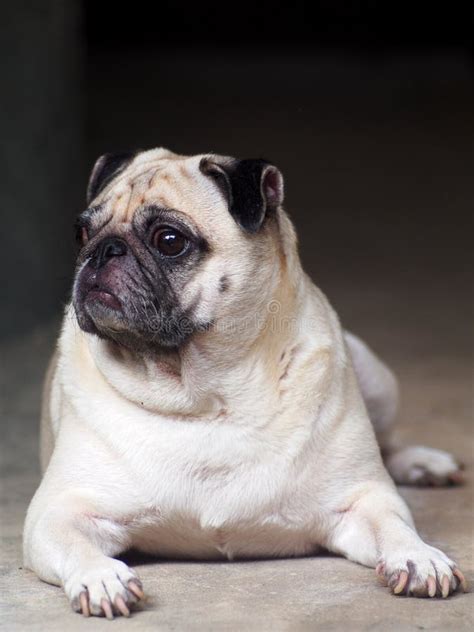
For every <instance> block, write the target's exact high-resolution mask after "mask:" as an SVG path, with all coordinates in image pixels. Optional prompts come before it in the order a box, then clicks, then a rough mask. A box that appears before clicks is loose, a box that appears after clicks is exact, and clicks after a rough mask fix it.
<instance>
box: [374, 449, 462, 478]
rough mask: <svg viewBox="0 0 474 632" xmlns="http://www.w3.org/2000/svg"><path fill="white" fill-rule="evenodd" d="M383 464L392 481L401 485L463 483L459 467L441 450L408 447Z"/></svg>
mask: <svg viewBox="0 0 474 632" xmlns="http://www.w3.org/2000/svg"><path fill="white" fill-rule="evenodd" d="M385 464H386V466H387V469H388V471H389V472H390V475H391V476H392V478H393V479H394V481H395V482H396V483H399V484H401V485H420V486H428V485H433V486H443V485H456V484H460V483H463V482H464V476H463V474H462V471H461V466H460V465H459V463H457V461H456V459H455V458H454V457H453V456H452V455H451V454H449V452H444V451H443V450H436V449H434V448H426V447H425V446H418V445H413V446H408V447H406V448H401V449H400V450H397V451H396V452H394V453H393V454H390V455H389V456H388V457H387V459H386V463H385Z"/></svg>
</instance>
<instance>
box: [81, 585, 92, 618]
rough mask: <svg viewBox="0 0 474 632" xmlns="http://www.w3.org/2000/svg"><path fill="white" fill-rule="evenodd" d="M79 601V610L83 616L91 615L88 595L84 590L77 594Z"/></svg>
mask: <svg viewBox="0 0 474 632" xmlns="http://www.w3.org/2000/svg"><path fill="white" fill-rule="evenodd" d="M79 603H80V605H81V612H82V614H83V615H84V616H85V617H90V616H91V611H90V608H89V597H88V596H87V592H86V591H85V590H84V591H83V592H81V594H80V595H79Z"/></svg>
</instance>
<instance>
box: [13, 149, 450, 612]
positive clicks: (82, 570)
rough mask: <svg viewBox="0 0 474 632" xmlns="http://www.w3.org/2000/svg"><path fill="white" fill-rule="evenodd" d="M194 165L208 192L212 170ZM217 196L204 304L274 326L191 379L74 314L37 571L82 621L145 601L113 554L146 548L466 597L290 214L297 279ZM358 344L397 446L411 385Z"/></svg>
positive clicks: (211, 341)
mask: <svg viewBox="0 0 474 632" xmlns="http://www.w3.org/2000/svg"><path fill="white" fill-rule="evenodd" d="M152 157H153V155H152V156H151V158H152ZM145 158H147V160H148V159H149V158H150V152H147V154H144V155H142V156H141V157H140V160H139V163H140V164H142V163H143V161H145ZM146 164H147V165H148V162H147V163H146ZM186 164H187V165H190V166H189V168H190V170H191V173H192V174H194V177H195V178H196V180H199V176H198V175H196V171H197V170H196V164H197V163H196V159H193V162H191V163H189V161H188V162H187V163H186ZM135 166H136V165H135ZM199 182H200V180H199ZM200 187H201V189H200V191H201V193H200V196H201V197H202V198H205V201H206V200H207V202H206V203H207V205H208V206H209V205H214V209H213V213H214V215H215V216H216V218H217V219H216V222H215V223H214V230H215V231H216V232H217V234H218V236H219V237H220V239H221V243H222V242H224V243H225V245H226V248H227V250H226V249H225V248H224V249H223V250H222V251H219V248H218V246H216V254H215V259H214V257H211V259H210V261H209V263H208V264H207V267H206V268H205V269H204V270H202V271H201V273H200V276H198V277H196V279H194V281H193V284H194V286H195V287H194V289H192V288H191V289H190V290H189V292H190V295H194V294H195V292H197V289H198V288H201V289H204V290H205V291H204V294H203V302H202V305H201V306H200V309H202V311H203V313H206V315H207V316H209V314H210V310H214V313H213V314H212V315H213V316H214V317H215V318H216V320H217V324H219V323H221V324H222V323H225V317H226V316H227V315H228V314H229V313H230V314H231V315H232V316H233V317H234V318H235V320H234V324H235V322H237V323H240V324H241V323H242V322H243V318H244V316H245V315H246V314H249V313H250V314H252V315H256V316H259V318H261V319H262V322H264V323H265V327H263V329H262V330H260V329H259V328H258V327H257V328H254V327H253V326H247V328H246V329H244V330H243V332H242V331H240V332H239V333H236V332H234V331H233V330H232V331H229V330H227V329H225V328H223V329H222V330H219V328H218V327H217V328H216V330H215V331H213V332H206V333H203V334H199V335H198V336H196V337H195V338H194V339H193V340H192V341H191V342H190V343H189V344H188V345H187V347H186V348H185V349H184V350H183V351H182V352H181V353H180V355H179V359H178V363H179V367H178V368H179V376H178V377H176V375H175V374H174V373H173V371H170V370H169V366H167V365H166V362H165V361H164V360H163V359H160V358H154V359H151V358H146V357H141V356H135V355H134V354H132V353H131V352H129V351H126V350H123V349H119V348H118V347H117V346H115V345H114V344H112V343H109V342H106V341H103V340H99V339H98V338H96V337H93V336H91V335H89V334H85V333H84V332H82V331H81V330H80V329H79V327H78V325H77V321H76V318H75V315H74V312H73V310H72V308H71V307H69V308H68V309H67V311H66V316H65V319H64V324H63V329H62V333H61V336H60V340H59V350H58V359H57V364H56V366H55V368H53V370H52V374H51V384H50V387H49V388H48V398H49V399H48V400H47V402H48V403H47V405H46V410H45V411H44V415H43V416H44V419H45V421H46V423H48V421H49V422H50V429H49V431H48V432H49V433H50V434H51V435H52V437H53V442H54V450H53V449H52V446H51V445H50V446H49V447H48V445H46V443H47V442H45V445H44V446H43V463H44V465H45V466H46V465H47V469H46V472H45V474H44V478H43V481H42V483H41V485H40V487H39V489H38V491H37V492H36V494H35V497H34V498H33V500H32V502H31V506H30V508H29V511H28V515H27V519H26V524H25V533H24V551H25V563H26V565H27V566H29V567H30V568H32V569H34V570H35V572H36V573H37V574H38V575H39V577H41V578H42V579H43V580H45V581H48V582H51V583H55V584H58V585H62V586H63V587H64V589H65V591H66V593H67V594H68V597H69V598H70V600H71V602H72V604H73V606H74V607H75V608H76V609H78V599H79V594H80V592H81V591H83V590H85V588H84V587H87V589H88V594H89V600H90V604H91V609H92V613H93V614H100V613H101V612H102V609H101V606H100V604H101V600H102V599H110V600H111V601H113V600H114V598H115V594H116V593H117V594H121V595H122V596H123V598H124V599H126V598H127V595H128V597H130V594H129V592H127V591H126V582H127V581H129V580H130V579H131V578H132V579H133V577H134V575H133V573H132V571H130V570H129V569H127V568H126V567H125V565H124V564H122V563H121V562H117V561H115V560H112V559H111V558H112V557H113V556H115V555H117V554H119V553H120V552H122V551H124V550H126V549H127V548H130V547H132V546H133V547H135V548H138V549H140V550H142V551H147V552H150V553H157V554H160V555H169V556H173V557H192V558H198V559H211V558H228V559H233V558H237V557H253V556H259V557H265V556H283V555H285V556H288V555H303V554H308V553H311V552H315V551H317V550H318V548H319V547H320V546H324V547H327V548H328V549H329V550H332V551H335V552H338V553H341V554H342V555H345V556H347V557H348V558H349V559H352V560H354V561H356V562H359V563H362V564H365V565H367V566H375V565H376V564H377V562H379V561H383V562H384V563H385V569H386V573H387V578H388V579H389V578H390V577H392V576H393V575H396V574H397V573H400V571H401V570H403V569H405V568H406V563H407V560H412V561H413V563H415V564H416V565H417V569H418V575H417V576H416V577H413V578H412V580H410V581H412V584H410V585H409V590H411V591H413V592H420V593H423V586H425V584H426V579H427V577H428V575H429V574H433V573H434V571H433V566H432V564H431V561H432V562H433V563H434V564H436V565H437V566H438V567H439V569H440V572H441V573H445V574H446V575H447V576H448V578H449V581H450V585H451V587H452V589H454V588H455V587H456V580H455V579H454V576H453V573H452V568H453V567H454V564H453V562H452V561H450V560H448V559H447V558H446V557H445V556H444V555H443V554H442V553H440V552H436V550H434V549H432V548H431V547H429V546H428V545H426V544H424V543H423V542H422V540H421V539H420V537H419V536H418V535H417V533H416V530H415V527H414V525H413V521H412V518H411V516H410V513H409V510H408V508H407V506H406V505H405V503H404V501H403V500H402V499H401V497H400V496H399V495H398V493H397V491H396V489H395V487H394V484H393V482H392V480H391V478H390V477H389V475H388V474H387V472H386V470H385V468H384V465H383V463H382V459H381V456H380V452H379V448H378V446H377V442H376V438H375V434H374V430H373V427H372V425H371V422H370V420H369V416H368V414H367V409H366V406H365V404H364V400H363V398H362V396H361V393H360V390H359V385H358V383H357V379H356V376H355V373H354V370H353V367H352V361H351V355H350V354H349V352H348V348H347V347H346V342H345V339H344V336H343V333H342V331H341V329H340V326H339V323H338V319H337V317H336V315H335V313H334V311H333V310H332V309H331V307H330V306H329V304H328V302H327V300H326V298H325V297H324V295H323V294H322V293H321V292H320V291H319V290H317V289H316V287H315V286H314V285H313V283H312V282H311V281H310V279H309V278H308V277H307V276H306V275H305V274H304V273H303V272H302V271H301V268H300V266H299V261H298V258H297V254H296V245H295V239H294V233H293V229H292V227H291V224H290V222H289V220H288V218H287V216H286V215H284V214H283V212H282V211H279V230H280V239H281V244H282V246H281V247H282V249H283V255H284V260H285V261H286V266H287V268H286V269H285V270H283V272H281V271H280V273H277V272H276V270H277V266H276V263H275V260H276V257H277V254H276V252H277V248H276V247H275V246H273V247H272V248H271V249H270V251H268V243H267V244H266V246H265V250H264V251H263V250H262V252H261V253H260V254H259V256H258V257H257V256H256V255H255V252H253V251H252V250H251V246H249V245H248V244H247V242H246V241H245V239H244V237H241V236H240V234H239V229H238V228H236V227H235V226H234V224H233V220H231V219H229V217H230V216H229V217H228V211H227V209H226V208H224V205H223V204H222V202H221V201H219V203H218V202H217V200H216V198H215V195H216V194H215V191H214V190H212V191H211V190H210V188H209V185H208V183H207V182H201V184H200ZM206 187H207V188H206ZM208 189H209V190H208ZM206 195H207V196H211V198H212V199H209V197H207V198H206ZM219 204H220V206H219ZM201 206H202V207H204V206H205V205H201ZM216 207H217V210H216ZM194 219H196V217H194ZM197 221H202V217H201V218H199V217H198V218H197ZM206 221H209V220H206ZM204 223H205V222H204ZM216 225H217V228H216ZM272 239H273V238H272ZM252 247H254V246H252ZM246 248H247V251H245V249H246ZM222 270H228V271H229V274H231V275H232V277H231V278H232V283H233V294H232V297H229V298H219V297H218V296H217V294H216V290H215V287H216V280H217V279H218V278H219V275H220V273H221V271H222ZM219 300H220V303H219ZM226 301H227V302H226ZM216 304H217V307H216ZM273 306H276V311H275V310H273ZM216 310H217V311H216ZM288 323H289V324H290V326H288ZM346 337H347V342H348V344H349V346H350V347H351V352H352V357H353V360H354V363H355V365H356V368H357V367H359V370H358V376H359V382H360V387H361V388H362V391H363V392H364V394H365V399H366V402H367V406H368V409H369V413H371V414H372V415H375V417H376V418H377V419H378V420H379V425H380V428H379V429H380V431H381V432H385V431H386V430H387V428H388V425H389V424H390V423H391V421H392V420H393V416H394V414H395V409H396V398H397V395H396V383H395V382H394V380H393V378H392V377H391V374H390V373H389V372H388V371H387V369H386V368H385V367H383V365H382V364H381V363H380V361H378V360H377V361H376V360H375V356H373V354H371V353H370V352H369V350H368V349H367V348H366V347H365V345H363V343H361V342H360V341H358V340H357V339H356V338H355V337H353V336H351V335H350V334H346ZM364 357H365V358H366V360H367V362H365V363H364V361H363V360H364ZM387 393H388V394H389V397H388V398H387ZM45 436H46V435H45ZM430 560H431V561H430ZM121 587H122V588H121ZM438 592H439V590H438ZM129 602H130V601H129Z"/></svg>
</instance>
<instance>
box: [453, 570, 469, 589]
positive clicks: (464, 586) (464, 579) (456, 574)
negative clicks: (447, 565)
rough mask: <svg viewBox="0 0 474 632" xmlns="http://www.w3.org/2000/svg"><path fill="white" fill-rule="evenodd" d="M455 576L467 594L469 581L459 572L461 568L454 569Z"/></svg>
mask: <svg viewBox="0 0 474 632" xmlns="http://www.w3.org/2000/svg"><path fill="white" fill-rule="evenodd" d="M453 575H454V576H455V577H457V578H458V580H459V583H460V585H461V588H462V589H463V592H467V581H466V578H465V577H464V575H463V573H462V572H461V571H460V570H459V568H453Z"/></svg>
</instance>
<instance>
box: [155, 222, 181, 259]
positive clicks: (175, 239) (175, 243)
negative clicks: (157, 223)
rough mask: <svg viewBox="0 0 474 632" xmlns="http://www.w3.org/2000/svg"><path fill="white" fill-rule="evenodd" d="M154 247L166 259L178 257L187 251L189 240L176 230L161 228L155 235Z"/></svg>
mask: <svg viewBox="0 0 474 632" xmlns="http://www.w3.org/2000/svg"><path fill="white" fill-rule="evenodd" d="M153 245H154V247H155V248H156V249H157V250H159V251H160V252H161V254H162V255H165V257H177V256H178V255H181V254H183V252H184V251H185V250H186V248H187V246H188V240H187V239H186V237H185V236H184V235H183V234H182V233H180V232H179V230H176V229H175V228H169V227H168V228H159V229H158V230H157V231H156V232H155V234H154V235H153Z"/></svg>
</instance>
